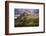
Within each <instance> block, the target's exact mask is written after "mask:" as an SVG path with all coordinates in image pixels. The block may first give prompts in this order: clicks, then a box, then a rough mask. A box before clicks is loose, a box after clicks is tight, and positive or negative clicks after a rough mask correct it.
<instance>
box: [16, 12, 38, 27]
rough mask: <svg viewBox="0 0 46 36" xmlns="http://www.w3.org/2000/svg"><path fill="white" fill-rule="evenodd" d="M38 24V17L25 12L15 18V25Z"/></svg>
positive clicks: (31, 25) (29, 25)
mask: <svg viewBox="0 0 46 36" xmlns="http://www.w3.org/2000/svg"><path fill="white" fill-rule="evenodd" d="M33 26H39V17H37V16H36V17H35V16H31V15H29V14H27V13H25V12H24V13H23V14H21V16H19V17H18V18H17V19H15V27H33Z"/></svg>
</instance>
